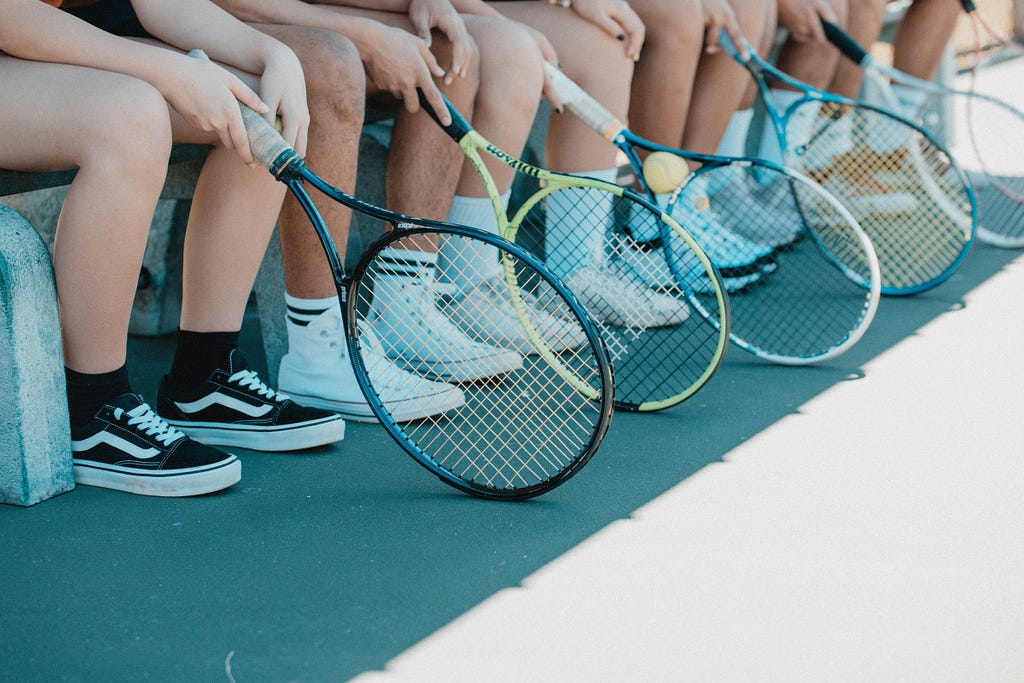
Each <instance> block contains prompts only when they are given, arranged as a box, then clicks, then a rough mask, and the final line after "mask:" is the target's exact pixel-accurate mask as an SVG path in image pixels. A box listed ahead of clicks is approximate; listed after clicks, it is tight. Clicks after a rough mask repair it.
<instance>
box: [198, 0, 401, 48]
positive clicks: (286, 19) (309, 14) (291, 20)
mask: <svg viewBox="0 0 1024 683" xmlns="http://www.w3.org/2000/svg"><path fill="white" fill-rule="evenodd" d="M213 1H214V2H215V3H217V4H218V5H220V6H221V7H222V8H223V9H225V10H227V11H228V12H229V13H231V14H232V15H234V16H236V17H238V18H239V19H242V20H243V21H252V22H257V23H266V24H286V25H295V26H311V27H315V28H322V29H327V30H330V31H334V32H335V33H339V34H341V35H343V36H345V37H346V38H348V39H349V40H351V41H352V43H353V44H354V45H355V46H356V48H357V49H358V51H359V54H360V55H364V56H365V54H366V49H367V47H368V46H369V45H372V44H373V43H374V41H379V40H380V36H381V32H380V29H381V25H380V24H379V23H378V22H376V21H373V20H371V19H365V18H363V17H355V16H351V15H347V14H345V13H344V11H343V10H341V11H339V10H340V8H341V6H340V5H338V7H339V10H336V9H333V8H332V7H329V6H327V5H326V4H311V3H307V2H303V0H213ZM402 1H403V2H405V0H402ZM331 4H336V3H331ZM405 4H406V5H407V4H408V3H407V2H406V3H405Z"/></svg>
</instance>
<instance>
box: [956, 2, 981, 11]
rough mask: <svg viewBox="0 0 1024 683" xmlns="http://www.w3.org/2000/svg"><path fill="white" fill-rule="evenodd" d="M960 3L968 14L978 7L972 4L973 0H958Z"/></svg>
mask: <svg viewBox="0 0 1024 683" xmlns="http://www.w3.org/2000/svg"><path fill="white" fill-rule="evenodd" d="M960 5H961V6H962V7H963V8H964V11H965V12H967V13H968V14H970V13H971V12H973V11H975V10H976V9H978V8H977V6H976V5H975V4H974V2H973V0H960Z"/></svg>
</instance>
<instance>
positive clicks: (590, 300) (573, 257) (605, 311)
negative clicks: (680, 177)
mask: <svg viewBox="0 0 1024 683" xmlns="http://www.w3.org/2000/svg"><path fill="white" fill-rule="evenodd" d="M586 183H587V181H586V180H583V179H581V180H580V181H579V184H577V185H572V186H562V185H559V186H557V187H556V189H554V190H553V191H550V192H547V193H545V192H544V191H541V192H539V193H535V194H533V195H531V196H530V197H528V199H526V200H525V201H522V202H520V203H517V202H516V201H515V199H514V200H513V205H512V207H511V209H510V215H511V221H510V222H511V225H512V229H513V230H514V233H515V241H516V243H517V244H519V245H520V246H523V247H525V248H527V249H530V250H531V251H533V252H534V253H535V254H536V255H537V256H538V257H540V258H543V259H544V261H545V264H546V265H547V266H548V267H549V268H550V269H551V270H552V272H554V274H555V275H557V276H558V277H560V278H561V279H562V281H563V282H565V284H566V286H567V287H568V288H569V289H570V290H571V291H572V292H573V293H574V294H575V295H576V297H577V298H578V300H579V301H580V303H581V304H582V305H583V307H584V309H585V310H586V312H587V315H588V317H589V318H590V320H591V321H592V322H593V323H594V325H595V326H596V327H597V328H598V330H599V331H600V334H601V337H602V339H603V340H604V344H605V348H606V349H607V351H608V355H609V357H610V359H611V362H612V366H613V369H614V375H615V393H616V400H617V402H618V404H619V405H620V407H640V409H652V408H658V407H667V406H668V405H673V404H675V403H678V402H679V401H681V400H683V399H685V398H686V397H688V396H689V395H690V394H692V393H693V392H694V391H696V390H697V389H698V388H699V387H700V386H703V384H704V383H705V382H706V381H707V379H708V378H709V377H710V375H711V373H713V371H714V369H715V368H717V365H718V362H719V360H720V357H721V353H722V351H723V350H724V349H723V347H724V338H725V337H724V333H723V331H722V321H723V319H724V317H725V315H727V314H726V312H725V310H724V296H723V294H722V291H721V284H720V282H719V281H718V280H717V279H716V277H715V275H714V272H713V270H712V269H710V268H709V264H708V263H707V259H706V257H704V260H703V261H702V259H701V257H699V256H698V255H697V252H695V251H694V248H693V246H692V243H690V242H687V241H686V240H687V238H688V237H689V236H687V237H686V238H684V237H682V236H680V234H678V233H677V232H676V230H677V229H678V228H676V229H673V227H671V225H670V224H669V223H667V222H664V221H663V220H662V218H661V214H660V212H658V211H654V210H652V209H651V208H649V207H648V206H646V205H644V204H642V203H640V202H638V201H636V200H634V199H632V198H631V197H629V196H628V195H626V196H621V197H620V196H617V193H614V192H611V191H608V190H606V189H603V188H600V187H590V186H587V184H586ZM665 249H672V250H674V252H675V253H676V254H677V258H676V259H675V260H674V262H673V263H672V264H671V266H670V264H669V262H668V261H667V260H666V258H665V256H664V253H665Z"/></svg>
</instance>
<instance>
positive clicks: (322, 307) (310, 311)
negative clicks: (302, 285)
mask: <svg viewBox="0 0 1024 683" xmlns="http://www.w3.org/2000/svg"><path fill="white" fill-rule="evenodd" d="M284 302H285V305H286V306H287V307H288V313H287V316H288V322H290V323H291V324H293V325H298V326H299V327H305V326H307V325H309V323H311V322H313V320H314V319H315V318H316V317H317V316H319V315H321V314H322V313H325V312H326V311H327V310H328V309H329V308H331V307H332V306H338V305H339V304H338V298H337V297H334V296H329V297H325V298H323V299H300V298H299V297H297V296H292V295H291V294H289V293H288V292H285V293H284Z"/></svg>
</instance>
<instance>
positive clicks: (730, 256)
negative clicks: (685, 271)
mask: <svg viewBox="0 0 1024 683" xmlns="http://www.w3.org/2000/svg"><path fill="white" fill-rule="evenodd" d="M709 201H710V200H709V199H708V198H707V197H706V196H702V195H700V190H699V189H698V190H696V191H695V192H694V193H690V192H687V191H685V190H684V191H683V193H682V194H681V195H680V196H679V198H678V199H677V201H676V202H675V204H673V205H672V206H671V207H669V208H670V210H671V215H672V217H673V218H675V219H676V220H677V221H679V224H680V225H682V226H683V228H684V229H685V230H686V231H687V232H689V233H690V235H691V236H692V237H693V239H694V240H695V241H696V242H697V244H699V245H700V246H701V248H702V249H703V250H704V252H705V253H706V254H707V255H708V258H709V259H711V262H712V263H714V264H715V266H717V267H718V269H719V270H720V271H722V275H723V277H739V276H745V275H750V274H752V273H755V272H757V271H758V270H759V269H760V268H761V265H762V264H769V263H771V262H772V261H773V259H772V253H773V251H774V250H773V249H772V247H770V246H768V245H766V244H758V243H756V242H751V241H750V240H748V239H746V238H744V237H740V236H739V235H737V234H736V233H734V232H733V231H732V230H729V229H728V228H726V227H725V226H723V225H722V223H721V221H719V219H718V216H717V215H715V212H714V211H713V210H712V209H711V208H710V207H708V208H703V209H700V208H697V206H696V204H703V203H705V202H709ZM670 239H671V237H670ZM676 239H678V238H676Z"/></svg>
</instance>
